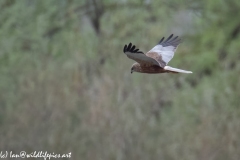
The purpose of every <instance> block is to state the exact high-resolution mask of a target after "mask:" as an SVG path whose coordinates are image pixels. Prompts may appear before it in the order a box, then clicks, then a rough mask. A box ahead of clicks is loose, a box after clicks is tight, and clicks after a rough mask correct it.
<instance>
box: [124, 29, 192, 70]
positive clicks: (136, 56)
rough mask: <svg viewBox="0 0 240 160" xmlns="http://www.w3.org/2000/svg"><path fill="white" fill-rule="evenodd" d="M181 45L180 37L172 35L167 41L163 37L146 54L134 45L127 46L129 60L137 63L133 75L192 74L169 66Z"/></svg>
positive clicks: (125, 48)
mask: <svg viewBox="0 0 240 160" xmlns="http://www.w3.org/2000/svg"><path fill="white" fill-rule="evenodd" d="M180 43H181V39H179V38H178V36H176V37H174V38H173V34H171V35H170V36H169V37H168V38H167V39H166V40H165V41H164V37H163V38H162V39H161V40H160V41H159V43H158V44H157V45H156V46H155V47H153V48H152V49H151V50H150V51H148V52H147V53H146V54H144V53H143V52H142V51H139V49H137V48H136V46H135V45H132V43H129V44H128V45H125V46H124V48H123V52H124V53H125V54H126V55H127V56H128V58H130V59H133V60H135V61H136V62H137V63H134V64H133V65H132V68H131V73H132V72H140V73H152V74H153V73H192V72H191V71H186V70H182V69H178V68H173V67H170V66H167V64H168V62H169V61H170V60H171V59H172V58H173V56H174V52H175V51H176V49H177V47H178V45H179V44H180Z"/></svg>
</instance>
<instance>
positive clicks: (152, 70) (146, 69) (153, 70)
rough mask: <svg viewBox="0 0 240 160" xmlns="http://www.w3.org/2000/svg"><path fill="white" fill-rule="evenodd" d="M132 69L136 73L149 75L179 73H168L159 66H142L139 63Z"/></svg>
mask: <svg viewBox="0 0 240 160" xmlns="http://www.w3.org/2000/svg"><path fill="white" fill-rule="evenodd" d="M132 69H133V70H134V71H135V72H139V73H148V74H157V73H170V72H171V73H178V72H174V71H168V70H165V69H164V68H162V67H159V66H157V65H149V66H148V65H140V64H139V63H134V64H133V66H132Z"/></svg>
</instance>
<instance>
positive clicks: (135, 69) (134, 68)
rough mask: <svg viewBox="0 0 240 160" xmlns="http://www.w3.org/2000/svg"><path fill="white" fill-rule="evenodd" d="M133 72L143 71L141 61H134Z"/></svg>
mask: <svg viewBox="0 0 240 160" xmlns="http://www.w3.org/2000/svg"><path fill="white" fill-rule="evenodd" d="M133 72H141V66H140V64H139V63H134V64H133V65H132V67H131V74H132V73H133Z"/></svg>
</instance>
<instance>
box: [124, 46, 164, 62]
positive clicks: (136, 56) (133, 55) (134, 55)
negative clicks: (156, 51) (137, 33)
mask: <svg viewBox="0 0 240 160" xmlns="http://www.w3.org/2000/svg"><path fill="white" fill-rule="evenodd" d="M123 52H124V53H125V54H126V55H127V56H128V58H130V59H133V60H135V61H136V62H138V63H139V64H140V65H147V66H151V65H157V66H160V65H159V63H158V62H157V61H156V60H155V59H153V58H151V57H148V56H146V55H145V54H144V53H143V52H142V51H139V49H137V48H136V46H135V45H132V43H129V44H128V45H125V46H124V48H123Z"/></svg>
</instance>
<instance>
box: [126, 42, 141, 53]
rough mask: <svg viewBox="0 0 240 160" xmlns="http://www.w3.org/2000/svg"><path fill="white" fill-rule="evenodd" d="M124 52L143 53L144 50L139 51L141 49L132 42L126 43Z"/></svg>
mask: <svg viewBox="0 0 240 160" xmlns="http://www.w3.org/2000/svg"><path fill="white" fill-rule="evenodd" d="M123 52H124V53H126V52H131V53H143V52H142V51H139V49H137V48H136V46H135V45H132V43H131V42H130V43H129V44H128V45H125V46H124V48H123Z"/></svg>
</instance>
